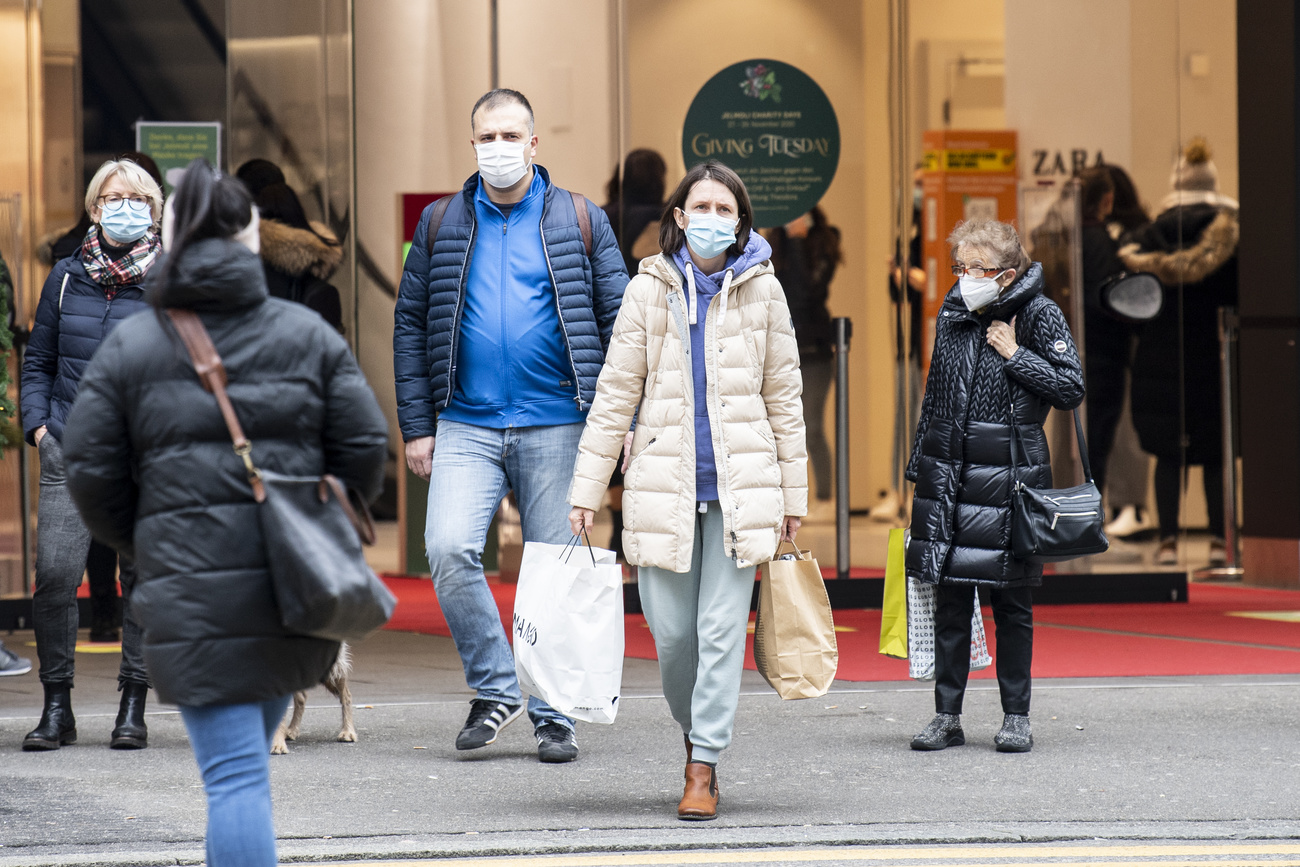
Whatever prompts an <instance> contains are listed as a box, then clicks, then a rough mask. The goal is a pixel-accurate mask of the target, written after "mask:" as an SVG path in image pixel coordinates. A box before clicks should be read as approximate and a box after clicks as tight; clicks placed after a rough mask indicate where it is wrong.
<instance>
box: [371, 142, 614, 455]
mask: <svg viewBox="0 0 1300 867" xmlns="http://www.w3.org/2000/svg"><path fill="white" fill-rule="evenodd" d="M534 169H535V171H536V172H537V175H538V176H539V177H540V179H541V185H542V195H541V212H540V217H539V219H540V222H539V223H537V224H536V225H537V226H538V237H539V238H540V240H541V243H542V252H543V254H544V260H545V264H546V268H547V270H548V276H549V280H550V291H551V293H552V295H551V299H550V300H551V303H552V304H554V305H555V307H556V311H557V313H556V319H557V320H558V327H559V334H558V335H555V337H556V344H557V345H558V346H559V347H560V348H561V350H562V351H563V353H564V354H563V356H562V358H563V359H564V363H565V364H566V365H567V368H566V370H565V373H569V372H572V374H573V376H572V378H571V379H569V382H570V384H569V386H567V387H565V389H564V390H562V392H561V393H563V394H564V396H565V399H566V400H568V401H571V402H572V404H573V405H574V406H575V407H576V408H577V410H578V412H579V413H580V416H579V417H580V418H581V417H584V416H585V414H586V412H587V410H588V409H590V408H591V401H592V399H593V398H594V397H595V394H596V379H597V377H599V375H600V368H601V366H602V365H603V364H604V361H605V349H606V348H607V347H608V345H609V338H610V335H611V334H612V333H613V330H614V320H615V318H617V316H618V308H619V304H620V303H621V302H622V300H623V289H624V288H625V287H626V286H627V282H628V276H627V271H626V270H625V268H624V266H623V257H622V254H621V253H620V252H619V249H618V243H617V242H616V241H615V239H614V233H613V231H612V230H611V229H610V226H609V220H608V218H607V217H606V216H605V214H604V212H603V211H601V210H600V209H599V208H597V207H595V206H594V205H592V204H591V203H590V202H588V203H587V211H588V214H589V215H590V217H591V229H592V252H591V257H590V259H588V257H587V255H586V250H585V249H584V246H583V241H582V233H581V232H580V230H579V229H578V221H577V214H576V213H575V212H574V210H573V199H572V198H571V197H570V195H569V194H568V192H567V191H566V190H563V189H561V188H559V187H556V186H555V185H553V184H552V183H551V181H550V176H549V175H548V174H547V172H546V170H545V169H544V168H542V167H541V166H536V165H535V166H534ZM535 183H536V181H535ZM478 185H479V177H478V175H477V174H474V175H473V176H471V177H470V179H469V180H468V181H466V182H465V186H464V187H463V188H462V190H461V192H460V193H459V194H458V195H456V196H455V197H454V198H453V199H452V200H451V202H450V203H449V204H448V206H447V211H446V213H445V214H444V215H443V218H442V222H441V224H440V226H439V229H438V235H437V237H436V238H435V239H434V245H433V255H432V256H430V255H429V254H428V252H427V250H428V245H427V235H428V226H429V216H430V213H431V212H432V209H433V206H432V205H430V206H429V207H428V208H426V209H425V212H424V214H423V215H422V216H421V217H420V222H419V224H418V225H417V226H416V229H415V237H414V238H413V239H412V244H411V251H410V253H409V254H408V255H407V257H406V264H405V266H404V269H403V271H402V282H401V286H400V287H399V289H398V293H397V308H396V311H395V320H394V327H393V368H394V380H395V386H396V390H397V419H398V422H399V424H400V426H401V429H402V438H403V439H406V440H410V439H414V438H416V437H424V436H434V435H435V434H436V432H437V419H438V416H439V414H441V413H442V412H443V411H444V410H446V409H447V408H448V404H449V403H450V401H451V399H452V396H453V395H454V394H456V393H457V391H458V390H459V385H460V377H461V376H462V373H461V371H459V369H458V365H459V364H461V363H465V364H473V363H475V361H474V359H473V358H470V357H466V356H464V355H462V354H461V351H460V347H461V340H462V338H463V332H464V328H465V318H464V317H465V311H466V302H467V294H468V292H469V288H470V287H469V284H470V271H471V270H476V269H477V267H478V265H477V263H478V256H479V254H480V253H481V252H482V250H485V249H488V247H487V244H486V241H485V242H484V247H483V248H480V247H479V243H478V242H479V233H480V232H481V231H484V228H483V227H481V226H479V221H478V216H477V213H476V209H475V198H476V195H477V193H478ZM530 195H531V192H530ZM522 204H523V203H522V202H521V203H520V204H519V205H516V206H515V207H516V208H518V207H520V206H521V205H522ZM529 225H530V226H531V225H533V223H532V222H531V218H530V223H529ZM497 228H498V229H499V228H500V226H499V225H498V226H497ZM516 228H517V227H516V225H515V217H514V214H513V213H512V214H511V218H510V223H509V227H508V230H507V231H508V233H509V232H514V231H515V229H516ZM528 231H531V229H529V230H528ZM523 234H525V233H524V232H523V231H521V232H520V236H522V235H523ZM511 237H512V238H513V237H519V236H511ZM498 255H500V253H499V251H498ZM515 312H516V311H511V310H507V309H506V308H505V307H502V314H503V315H506V314H509V315H514V313H515ZM500 324H502V325H504V323H500ZM542 337H543V339H544V335H542ZM505 351H506V352H507V354H509V353H511V352H513V351H514V349H513V345H512V343H511V342H510V341H505ZM453 361H454V362H455V363H453ZM466 375H468V374H466ZM474 381H475V382H481V381H482V380H477V379H476V380H474ZM466 394H467V395H469V392H468V391H467V392H466ZM470 396H473V395H470ZM476 399H477V398H476ZM492 400H493V401H494V402H495V403H497V404H500V405H501V406H506V405H507V400H509V401H511V402H512V403H511V405H513V400H514V398H513V397H511V398H507V396H506V395H499V396H497V397H494V398H492Z"/></svg>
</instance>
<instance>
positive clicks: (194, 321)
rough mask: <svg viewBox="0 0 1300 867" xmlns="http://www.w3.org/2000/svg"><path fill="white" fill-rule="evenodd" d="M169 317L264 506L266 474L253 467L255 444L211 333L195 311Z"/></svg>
mask: <svg viewBox="0 0 1300 867" xmlns="http://www.w3.org/2000/svg"><path fill="white" fill-rule="evenodd" d="M167 316H168V317H169V318H170V319H171V321H172V324H173V325H175V326H176V333H177V334H179V335H180V336H181V341H182V342H183V343H184V344H185V350H186V351H187V352H188V353H189V355H190V362H191V363H192V364H193V365H194V372H195V373H197V374H198V375H199V382H200V383H202V384H203V388H204V389H205V390H206V391H210V392H212V394H213V396H214V397H216V399H217V405H218V406H220V407H221V417H222V418H224V419H225V420H226V427H227V428H228V429H229V430H230V442H231V443H232V444H233V445H234V447H235V454H237V455H239V456H240V457H241V458H242V459H243V461H244V466H245V467H246V468H247V469H248V483H249V484H250V485H252V486H253V499H255V500H256V501H257V502H259V503H260V502H262V501H263V500H265V499H266V489H265V487H264V486H263V485H262V474H261V473H260V472H258V469H257V467H255V466H253V457H252V451H253V444H252V443H251V442H249V441H248V437H246V436H244V429H243V427H241V426H240V424H239V416H237V415H235V407H234V405H233V404H231V402H230V395H228V394H226V366H225V365H224V364H223V363H222V361H221V356H220V355H219V354H218V353H217V347H216V346H214V345H213V343H212V337H211V336H209V334H208V329H206V328H204V327H203V320H202V319H200V318H199V315H198V314H197V313H195V312H194V311H193V310H182V309H178V308H176V307H169V308H168V309H167Z"/></svg>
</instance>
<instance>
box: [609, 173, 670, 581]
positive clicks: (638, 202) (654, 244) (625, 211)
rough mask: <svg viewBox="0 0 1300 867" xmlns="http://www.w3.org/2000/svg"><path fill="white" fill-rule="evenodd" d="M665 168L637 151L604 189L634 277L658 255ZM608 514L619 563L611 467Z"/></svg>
mask: <svg viewBox="0 0 1300 867" xmlns="http://www.w3.org/2000/svg"><path fill="white" fill-rule="evenodd" d="M667 175H668V165H667V164H666V163H665V162H664V158H663V157H662V156H660V155H659V152H658V151H656V150H651V149H650V148H637V149H636V150H634V151H631V152H630V153H629V154H628V155H627V159H625V160H623V171H622V174H621V175H620V173H619V170H618V169H617V168H615V169H614V176H613V177H612V178H610V179H609V184H608V185H606V187H605V193H606V197H607V201H606V204H605V207H604V208H603V209H602V210H604V212H605V216H607V217H609V225H610V228H612V229H613V230H614V237H615V238H617V239H618V248H619V250H620V251H621V252H622V253H623V262H624V264H625V265H627V273H628V274H630V275H632V276H635V275H636V273H637V270H638V269H639V268H640V266H641V260H642V259H647V258H649V257H651V256H654V255H655V254H657V253H658V252H659V218H660V216H661V215H662V214H663V210H664V179H665V178H666V177H667ZM609 513H610V517H611V519H612V523H613V525H614V527H613V532H612V534H611V535H610V540H609V547H610V548H611V549H612V550H613V551H614V555H615V556H616V557H617V558H618V559H619V560H620V561H621V560H623V559H624V558H623V470H622V467H621V466H615V467H614V475H613V476H612V477H611V478H610V481H609Z"/></svg>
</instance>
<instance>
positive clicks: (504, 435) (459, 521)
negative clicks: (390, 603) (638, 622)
mask: <svg viewBox="0 0 1300 867" xmlns="http://www.w3.org/2000/svg"><path fill="white" fill-rule="evenodd" d="M582 429H583V425H582V424H580V423H579V424H566V425H554V426H548V427H525V428H507V429H505V430H495V429H492V428H484V427H476V426H474V425H470V424H463V423H461V422H456V421H450V420H443V421H439V422H438V436H437V439H436V441H435V447H434V450H433V468H432V470H431V475H430V477H429V512H428V516H429V517H428V523H427V524H426V525H425V530H424V546H425V550H426V552H427V553H428V555H429V568H430V571H431V572H432V573H433V587H434V590H435V591H436V592H437V594H438V605H439V606H440V607H441V608H442V614H443V616H444V617H446V618H447V625H448V626H450V627H451V637H452V639H453V640H454V641H455V642H456V650H457V651H458V652H459V653H460V660H461V663H462V664H463V665H464V666H465V681H466V683H468V684H469V686H470V688H471V689H473V690H474V691H475V693H476V694H477V697H478V698H483V699H492V700H495V701H502V702H505V703H507V704H519V703H520V702H521V701H522V700H523V694H522V693H521V692H520V690H519V680H518V678H517V677H516V676H515V661H514V656H513V655H512V654H511V652H510V641H509V639H508V638H507V636H506V630H505V627H504V626H503V625H502V623H501V616H500V613H499V612H498V610H497V604H496V600H494V599H493V598H492V592H491V591H490V590H489V589H488V585H487V579H486V578H484V577H483V545H484V543H485V542H486V540H487V531H488V525H489V524H491V522H492V516H493V515H495V514H496V511H497V507H498V506H499V505H500V503H501V498H502V497H504V496H505V495H506V492H507V491H514V492H515V499H517V500H518V501H519V520H520V523H521V525H522V529H523V533H524V540H525V541H530V542H549V543H551V544H561V545H562V544H564V543H565V542H567V541H569V539H570V538H572V536H573V533H572V532H571V531H570V529H569V503H568V495H569V482H570V481H572V479H573V464H574V461H575V460H576V459H577V457H578V440H580V439H581V438H582ZM528 716H529V717H530V718H531V719H532V721H533V725H534V726H538V725H541V724H543V723H547V722H554V723H559V724H560V725H563V726H565V727H567V728H569V729H572V728H573V720H571V719H569V718H568V717H566V716H564V715H562V714H560V713H559V711H557V710H555V709H554V708H552V707H551V706H550V705H548V704H546V703H545V702H543V701H541V700H540V699H538V698H537V697H536V696H533V697H531V698H530V699H529V700H528Z"/></svg>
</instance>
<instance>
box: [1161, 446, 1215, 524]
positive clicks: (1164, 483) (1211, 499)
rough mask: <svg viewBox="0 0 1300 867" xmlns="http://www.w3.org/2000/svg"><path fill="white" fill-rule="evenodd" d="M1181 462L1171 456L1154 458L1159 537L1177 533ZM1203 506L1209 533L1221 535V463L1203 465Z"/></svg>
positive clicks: (1181, 480)
mask: <svg viewBox="0 0 1300 867" xmlns="http://www.w3.org/2000/svg"><path fill="white" fill-rule="evenodd" d="M1182 469H1183V468H1182V464H1180V463H1179V462H1178V461H1176V460H1174V459H1173V458H1156V515H1157V517H1158V519H1159V521H1160V538H1161V539H1167V538H1169V537H1170V536H1177V535H1178V499H1179V496H1180V495H1181V493H1182V489H1183V478H1182V476H1183V473H1182ZM1201 472H1202V474H1203V475H1204V476H1205V507H1206V512H1208V513H1209V516H1210V534H1211V535H1212V536H1215V537H1217V538H1220V539H1221V538H1223V526H1224V525H1223V462H1222V461H1215V462H1214V463H1212V464H1209V463H1207V464H1204V465H1202V467H1201Z"/></svg>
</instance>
